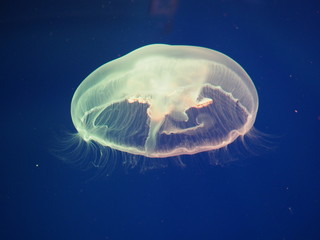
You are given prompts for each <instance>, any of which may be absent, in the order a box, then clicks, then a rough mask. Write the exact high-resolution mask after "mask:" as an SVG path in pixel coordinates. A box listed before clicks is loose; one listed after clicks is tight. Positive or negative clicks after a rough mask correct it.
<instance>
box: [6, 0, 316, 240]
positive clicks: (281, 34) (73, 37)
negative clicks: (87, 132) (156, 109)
mask: <svg viewBox="0 0 320 240" xmlns="http://www.w3.org/2000/svg"><path fill="white" fill-rule="evenodd" d="M0 13H1V18H0V20H1V21H0V26H1V39H0V46H1V51H0V54H1V66H0V68H1V74H0V78H1V94H0V98H1V99H0V102H1V140H0V141H1V145H0V146H1V162H0V163H1V167H0V178H1V179H0V193H1V195H0V211H1V212H0V218H1V219H0V221H1V222H0V239H33V240H35V239H110V240H113V239H114V240H117V239H204V240H205V239H216V240H220V239H224V240H226V239H246V240H250V239H260V240H264V239H266V240H267V239H268V240H270V239H273V240H275V239H279V240H280V239H281V240H289V239H303V240H308V239H320V161H319V160H320V157H319V153H320V151H319V149H320V144H319V134H320V127H319V126H320V101H319V95H320V70H319V69H320V59H319V54H320V45H319V42H320V38H319V34H320V27H319V26H320V3H319V1H316V0H314V1H312V0H309V1H307V0H306V1H302V0H301V1H289V0H288V1H286V0H284V1H275V0H274V1H267V0H265V1H264V0H224V1H223V0H220V1H218V0H217V1H214V0H212V1H201V0H199V1H191V0H180V1H177V0H162V1H160V0H158V1H157V0H153V1H150V0H140V1H139V0H132V1H127V0H118V1H115V0H111V1H103V0H101V1H96V0H93V1H75V0H74V1H7V2H6V3H1V8H0ZM151 43H168V44H183V45H196V46H203V47H208V48H212V49H215V50H218V51H221V52H223V53H225V54H227V55H228V56H230V57H232V58H233V59H235V60H236V61H237V62H239V63H240V64H241V65H242V66H243V68H244V69H245V70H246V71H247V72H248V73H249V75H250V76H251V78H252V79H253V81H254V83H255V85H256V87H257V90H258V93H259V98H260V107H259V112H258V117H257V120H256V124H255V127H256V128H257V129H258V130H260V131H262V132H265V133H267V134H270V135H271V136H276V137H275V138H273V139H274V141H273V143H272V144H271V146H272V149H270V150H269V151H266V152H265V151H263V152H262V153H260V154H258V156H252V155H250V154H248V156H247V157H243V156H241V157H239V159H238V160H237V161H234V162H232V163H230V164H223V165H222V166H219V165H218V166H209V165H208V164H205V163H204V164H198V165H197V164H190V165H188V166H187V167H186V168H179V167H174V166H170V167H168V168H166V169H160V170H152V171H147V172H145V173H143V174H140V173H138V172H137V171H131V172H130V171H129V173H125V172H124V171H123V170H121V167H120V169H118V170H117V171H115V172H114V173H113V174H112V175H111V176H110V177H98V178H94V179H92V177H91V176H92V173H91V172H90V171H89V172H85V171H81V170H80V169H78V168H76V167H73V166H72V165H70V164H66V163H65V162H63V161H61V160H59V159H58V158H57V157H55V156H54V155H53V154H51V153H50V150H51V149H52V148H54V147H55V145H56V143H57V138H56V136H57V135H59V133H60V132H64V131H66V132H72V131H75V130H74V128H73V125H72V122H71V118H70V103H71V98H72V95H73V93H74V91H75V89H76V88H77V86H78V85H79V84H80V82H81V81H82V80H83V79H84V78H85V77H86V76H87V75H88V74H89V73H91V72H92V71H93V70H94V69H96V68H97V67H99V66H100V65H102V64H104V63H106V62H108V61H110V60H112V59H115V58H117V57H119V56H121V55H124V54H126V53H128V52H130V51H132V50H134V49H136V48H138V47H141V46H144V45H146V44H151ZM198 156H199V155H197V156H196V157H198Z"/></svg>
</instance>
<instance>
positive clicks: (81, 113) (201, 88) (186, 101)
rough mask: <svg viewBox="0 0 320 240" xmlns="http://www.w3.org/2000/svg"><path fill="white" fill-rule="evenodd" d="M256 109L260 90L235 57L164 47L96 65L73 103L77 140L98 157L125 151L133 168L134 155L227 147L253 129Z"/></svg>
mask: <svg viewBox="0 0 320 240" xmlns="http://www.w3.org/2000/svg"><path fill="white" fill-rule="evenodd" d="M257 111H258V95H257V91H256V88H255V86H254V84H253V82H252V80H251V79H250V77H249V76H248V74H247V73H246V72H245V70H244V69H243V68H242V67H241V66H240V65H239V64H238V63H236V62H235V61H234V60H232V59H231V58H229V57H228V56H226V55H224V54H222V53H220V52H217V51H214V50H211V49H208V48H203V47H195V46H172V45H165V44H153V45H147V46H144V47H141V48H139V49H137V50H134V51H133V52H131V53H129V54H127V55H125V56H123V57H120V58H118V59H116V60H113V61H111V62H109V63H106V64H104V65H103V66H101V67H99V68H98V69H96V70H95V71H94V72H93V73H91V74H90V75H89V76H88V77H87V78H86V79H85V80H84V81H83V82H82V83H81V84H80V86H79V87H78V88H77V90H76V91H75V93H74V96H73V98H72V103H71V116H72V121H73V124H74V126H75V128H76V129H77V132H78V136H79V137H80V138H81V139H83V140H84V141H86V142H94V143H95V144H96V145H97V146H99V148H100V152H101V151H112V150H117V151H120V152H122V153H127V154H126V157H125V158H126V159H122V161H123V162H125V163H128V162H130V163H131V164H132V163H133V162H134V161H128V159H127V158H132V159H136V158H135V157H134V156H142V157H144V162H146V161H152V159H165V158H169V157H175V156H181V155H193V154H197V153H200V152H206V151H216V150H218V149H221V148H224V147H226V146H228V145H229V144H231V143H232V142H234V141H235V140H236V139H237V138H239V137H242V136H245V135H246V134H248V133H249V132H250V130H251V129H252V128H253V124H254V122H255V119H256V115H257ZM102 155H103V154H102ZM138 159H139V158H138ZM140 159H141V158H140ZM105 161H110V160H109V159H105ZM134 164H136V163H134ZM134 164H133V165H134Z"/></svg>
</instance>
